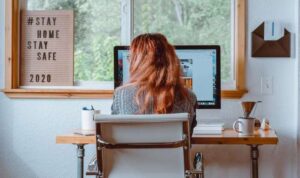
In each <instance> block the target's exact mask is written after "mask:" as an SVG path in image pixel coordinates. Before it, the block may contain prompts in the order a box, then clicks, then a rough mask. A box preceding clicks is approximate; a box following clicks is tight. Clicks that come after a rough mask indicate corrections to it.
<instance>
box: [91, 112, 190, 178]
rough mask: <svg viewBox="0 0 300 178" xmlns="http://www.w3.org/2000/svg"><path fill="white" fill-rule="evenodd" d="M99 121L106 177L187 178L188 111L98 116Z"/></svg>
mask: <svg viewBox="0 0 300 178" xmlns="http://www.w3.org/2000/svg"><path fill="white" fill-rule="evenodd" d="M95 121H96V127H97V129H96V130H97V133H96V135H97V140H98V141H97V147H98V149H100V148H101V150H100V151H97V157H98V160H100V161H98V165H99V170H101V171H102V173H103V177H104V178H120V177H122V178H184V177H185V170H189V145H190V143H189V123H188V114H187V113H180V114H162V115H154V114H151V115H95ZM101 142H102V144H101ZM171 147H173V148H171ZM174 147H175V148H174Z"/></svg>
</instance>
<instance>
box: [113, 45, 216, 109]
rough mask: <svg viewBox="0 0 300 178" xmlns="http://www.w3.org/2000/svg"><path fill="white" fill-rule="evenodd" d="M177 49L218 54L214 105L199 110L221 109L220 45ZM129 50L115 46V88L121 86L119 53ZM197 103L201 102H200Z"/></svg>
mask: <svg viewBox="0 0 300 178" xmlns="http://www.w3.org/2000/svg"><path fill="white" fill-rule="evenodd" d="M174 48H175V49H179V50H180V49H213V50H216V52H217V54H216V55H217V56H216V57H217V58H216V70H217V71H216V93H215V98H216V101H215V104H214V105H200V104H198V107H197V109H221V50H220V46H219V45H175V46H174ZM119 50H129V46H115V47H114V88H117V87H118V86H119V84H118V83H119V82H118V81H117V80H116V78H117V76H118V51H119ZM197 102H198V103H199V102H201V101H198V100H197Z"/></svg>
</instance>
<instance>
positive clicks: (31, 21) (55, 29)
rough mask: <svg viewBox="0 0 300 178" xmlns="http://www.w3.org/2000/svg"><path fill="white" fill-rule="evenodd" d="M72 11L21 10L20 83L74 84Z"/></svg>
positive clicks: (29, 84)
mask: <svg viewBox="0 0 300 178" xmlns="http://www.w3.org/2000/svg"><path fill="white" fill-rule="evenodd" d="M73 24H74V15H73V11H66V10H57V11H22V14H21V42H20V43H21V46H20V47H21V50H20V51H21V55H20V85H21V86H72V85H73V80H74V79H73V78H74V72H73V70H74V67H73V39H74V38H73V36H74V35H73V34H74V33H73V28H74V25H73Z"/></svg>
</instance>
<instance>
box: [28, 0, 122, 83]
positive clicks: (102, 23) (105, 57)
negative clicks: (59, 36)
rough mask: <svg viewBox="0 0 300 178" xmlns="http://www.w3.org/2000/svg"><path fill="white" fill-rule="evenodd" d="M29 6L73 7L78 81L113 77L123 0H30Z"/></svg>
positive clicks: (47, 7) (37, 8)
mask: <svg viewBox="0 0 300 178" xmlns="http://www.w3.org/2000/svg"><path fill="white" fill-rule="evenodd" d="M27 9H28V10H60V9H63V10H66V9H73V10H74V17H75V20H74V21H75V24H74V26H75V29H74V31H75V34H74V37H75V40H74V78H75V81H112V80H113V47H114V46H115V45H120V43H121V42H120V41H121V0H101V1H100V0H27Z"/></svg>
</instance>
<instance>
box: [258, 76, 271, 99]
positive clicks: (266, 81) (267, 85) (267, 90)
mask: <svg viewBox="0 0 300 178" xmlns="http://www.w3.org/2000/svg"><path fill="white" fill-rule="evenodd" d="M260 91H261V94H265V95H271V94H273V77H262V78H261V90H260Z"/></svg>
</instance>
